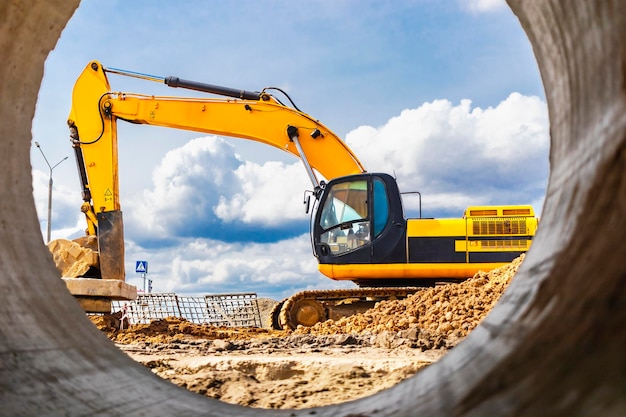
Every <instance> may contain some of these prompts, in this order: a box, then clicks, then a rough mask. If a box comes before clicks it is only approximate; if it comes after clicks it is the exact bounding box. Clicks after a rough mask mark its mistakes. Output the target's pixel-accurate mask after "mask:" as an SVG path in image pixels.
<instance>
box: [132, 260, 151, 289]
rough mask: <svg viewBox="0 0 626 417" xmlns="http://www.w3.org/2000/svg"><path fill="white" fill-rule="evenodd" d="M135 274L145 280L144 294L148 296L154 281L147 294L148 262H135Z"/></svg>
mask: <svg viewBox="0 0 626 417" xmlns="http://www.w3.org/2000/svg"><path fill="white" fill-rule="evenodd" d="M135 272H136V273H138V274H141V278H143V292H144V294H147V293H149V292H151V291H152V280H150V287H149V288H148V289H147V292H146V275H148V261H137V262H135Z"/></svg>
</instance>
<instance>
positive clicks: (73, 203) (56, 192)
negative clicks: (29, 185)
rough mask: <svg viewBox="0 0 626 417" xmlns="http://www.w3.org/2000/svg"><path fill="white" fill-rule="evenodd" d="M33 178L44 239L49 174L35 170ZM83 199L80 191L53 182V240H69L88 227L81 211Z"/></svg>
mask: <svg viewBox="0 0 626 417" xmlns="http://www.w3.org/2000/svg"><path fill="white" fill-rule="evenodd" d="M32 176H33V198H34V199H35V208H36V210H37V217H38V219H39V224H40V225H41V230H42V235H43V237H44V239H45V238H46V234H47V227H48V226H47V223H48V189H49V180H50V177H49V174H48V173H45V172H42V171H39V170H37V169H34V170H33V171H32ZM81 203H82V199H81V197H80V192H79V190H77V189H75V188H68V187H66V186H63V185H62V184H61V183H59V182H56V181H55V182H53V188H52V210H51V213H52V220H51V222H50V223H51V225H52V236H51V237H52V239H56V238H60V237H62V238H67V237H68V236H73V235H76V234H78V233H80V232H81V231H84V229H85V227H86V225H85V220H84V215H83V214H82V213H81V211H80V205H81Z"/></svg>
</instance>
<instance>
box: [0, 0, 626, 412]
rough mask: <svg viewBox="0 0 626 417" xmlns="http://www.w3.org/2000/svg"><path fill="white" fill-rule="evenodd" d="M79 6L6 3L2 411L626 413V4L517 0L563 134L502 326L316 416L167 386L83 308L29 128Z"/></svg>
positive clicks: (2, 33) (0, 192)
mask: <svg viewBox="0 0 626 417" xmlns="http://www.w3.org/2000/svg"><path fill="white" fill-rule="evenodd" d="M76 4H77V2H75V1H67V0H45V1H44V0H8V1H3V2H2V3H0V16H1V17H2V18H1V19H0V60H1V62H2V63H3V64H2V65H1V66H0V91H1V92H2V94H1V101H0V120H2V123H1V124H0V154H2V155H4V156H5V158H4V163H3V172H2V175H1V176H0V290H1V291H0V294H1V295H0V297H2V300H1V302H0V403H1V404H2V408H1V409H0V414H2V415H7V416H9V415H10V416H20V415H25V416H27V415H38V416H43V415H67V416H74V415H100V416H118V415H125V416H140V415H146V416H147V415H159V416H166V415H176V416H192V415H204V416H246V415H254V416H270V415H285V416H292V415H293V416H301V415H311V413H315V415H317V416H348V415H351V416H363V417H365V416H414V415H428V416H451V415H455V416H479V415H480V416H482V415H491V416H513V415H515V416H523V415H527V416H537V415H562V416H572V415H577V416H585V415H588V416H598V415H602V416H612V415H613V416H622V415H626V378H625V377H624V375H626V355H624V354H623V347H624V346H625V345H626V308H624V307H625V306H626V291H625V289H624V285H625V282H626V279H625V278H626V262H624V259H626V240H624V238H623V236H624V232H625V231H626V216H624V213H626V175H625V173H626V71H625V68H626V3H625V2H623V1H621V0H613V1H611V0H604V1H594V0H588V1H583V0H581V1H576V2H565V1H560V0H536V1H532V2H531V1H523V0H516V1H514V0H510V4H511V6H512V8H513V10H514V12H515V13H516V15H517V16H518V17H519V20H520V22H521V24H522V26H523V28H524V30H525V31H526V32H527V34H528V36H529V38H530V40H531V43H532V45H533V48H534V51H535V55H536V57H537V61H538V64H539V69H540V71H541V76H542V78H543V81H544V85H545V89H546V95H547V99H548V105H549V110H550V123H551V134H552V139H551V140H552V147H551V152H550V162H551V173H550V180H549V185H548V191H547V196H546V203H545V207H544V210H543V216H542V225H541V227H540V230H539V233H538V235H537V238H536V240H535V242H534V243H533V247H532V249H531V251H530V252H529V253H528V256H527V257H526V260H525V262H524V264H523V266H522V268H520V271H519V272H518V275H517V278H516V279H515V280H514V282H513V283H512V285H511V286H510V287H509V290H508V291H507V293H506V294H505V295H504V296H503V298H502V299H501V301H500V302H499V303H498V305H497V306H496V307H495V308H494V309H493V310H492V312H491V314H490V315H489V316H487V318H486V319H485V320H484V321H483V322H482V324H481V325H480V326H478V327H477V328H476V329H475V330H474V331H473V332H472V333H471V334H470V335H469V336H468V337H467V338H466V339H465V340H464V341H463V342H462V343H461V344H460V345H459V346H457V347H456V348H455V349H453V350H452V351H451V352H450V353H449V354H448V355H446V356H445V357H444V358H443V359H442V360H441V361H439V362H437V363H435V364H434V365H433V366H430V367H428V368H426V369H425V370H424V371H423V372H420V373H418V374H417V375H416V376H415V377H413V378H410V379H408V380H406V381H404V382H402V383H401V384H399V385H397V386H395V387H393V388H391V389H389V390H386V391H383V392H381V393H378V394H376V395H374V396H372V397H367V398H364V399H361V400H358V401H355V402H350V403H345V404H341V405H337V406H329V407H324V408H320V409H316V410H295V411H291V410H271V411H263V410H255V409H247V408H242V407H237V406H231V405H226V404H224V403H220V402H218V401H214V400H213V401H212V400H210V399H206V398H203V397H201V396H199V395H196V394H193V393H190V392H188V391H186V390H184V389H182V388H178V387H174V386H172V385H171V384H169V383H168V382H165V381H163V380H160V379H159V378H157V377H155V376H154V375H152V374H151V372H150V371H149V370H147V369H146V368H145V367H143V366H141V365H139V364H136V363H134V362H133V361H132V360H131V359H129V358H128V357H126V356H124V355H123V354H122V353H121V352H119V351H118V350H117V349H116V348H115V346H114V345H113V344H112V343H110V342H109V341H108V340H107V339H106V337H104V336H103V335H101V334H100V333H99V332H98V331H97V329H96V328H95V327H94V326H92V325H91V323H89V322H88V321H87V319H86V318H85V317H84V314H83V312H82V311H81V310H80V309H79V308H78V306H77V305H76V303H74V302H73V300H72V299H71V297H70V295H69V293H68V292H67V290H66V289H65V285H64V284H63V282H62V281H61V280H60V279H58V278H59V274H58V272H57V271H56V269H55V267H54V264H53V262H52V259H51V256H50V254H49V252H48V251H47V249H46V247H45V246H44V244H43V239H42V237H41V232H40V230H39V226H38V223H37V217H36V213H35V208H34V203H33V198H32V186H31V176H30V164H29V149H30V144H31V134H30V124H31V119H32V117H33V114H34V109H35V103H36V99H37V90H38V87H39V84H40V82H41V77H42V73H43V64H44V60H45V58H46V55H47V53H48V51H49V50H50V49H51V48H52V47H53V46H54V43H55V40H56V39H57V38H58V36H59V33H60V31H61V30H62V28H63V26H64V25H65V23H66V21H67V20H68V19H69V17H70V16H71V14H72V12H73V9H74V8H75V7H76Z"/></svg>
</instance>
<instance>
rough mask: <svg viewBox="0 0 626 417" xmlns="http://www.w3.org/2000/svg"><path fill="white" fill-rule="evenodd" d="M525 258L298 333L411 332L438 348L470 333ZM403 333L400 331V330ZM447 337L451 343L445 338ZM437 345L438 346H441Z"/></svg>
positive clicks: (300, 328)
mask: <svg viewBox="0 0 626 417" xmlns="http://www.w3.org/2000/svg"><path fill="white" fill-rule="evenodd" d="M523 260H524V255H522V256H520V257H519V258H517V259H515V260H514V261H513V262H511V263H510V264H507V265H505V266H503V267H501V268H498V269H494V270H493V271H491V272H489V273H486V272H483V271H479V272H478V273H476V274H475V275H474V276H473V277H472V278H470V279H468V280H467V281H464V282H462V283H460V284H448V285H441V286H436V287H433V288H428V289H425V290H423V291H420V292H417V293H415V294H413V295H411V296H409V297H407V298H405V299H403V300H389V301H381V302H379V303H378V304H376V306H375V307H374V308H372V309H370V310H368V311H366V312H365V313H362V314H357V315H354V316H350V317H344V318H342V319H340V320H337V321H332V320H328V321H325V322H323V323H317V324H316V325H314V326H313V327H302V326H299V327H298V328H297V329H296V330H295V331H294V332H295V333H297V334H311V335H324V334H342V333H344V334H353V333H371V334H382V333H385V332H387V333H398V332H403V333H404V334H406V333H407V331H408V330H414V332H413V333H416V334H417V336H414V337H422V338H424V337H425V336H426V337H429V338H431V339H432V341H433V346H434V347H449V345H451V344H452V345H453V344H455V343H456V342H458V340H460V339H461V338H463V337H465V336H467V334H468V333H469V332H470V331H472V330H473V329H474V328H475V327H476V326H477V325H478V324H479V323H480V321H481V320H482V319H483V318H484V317H485V316H486V315H487V313H488V312H489V311H490V310H491V308H492V307H493V306H494V305H495V304H496V302H497V301H498V299H499V298H500V296H501V295H502V293H503V292H504V290H505V289H506V287H507V286H508V284H509V282H510V281H511V279H512V278H513V276H514V275H515V273H516V272H517V270H518V268H519V266H520V265H521V263H522V261H523ZM401 334H402V333H401ZM443 341H447V343H443ZM438 345H439V346H438Z"/></svg>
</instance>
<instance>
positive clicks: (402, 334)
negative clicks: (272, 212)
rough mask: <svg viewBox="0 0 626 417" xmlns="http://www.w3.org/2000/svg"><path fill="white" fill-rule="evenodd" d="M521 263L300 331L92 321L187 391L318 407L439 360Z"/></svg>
mask: <svg viewBox="0 0 626 417" xmlns="http://www.w3.org/2000/svg"><path fill="white" fill-rule="evenodd" d="M523 258H524V256H523V255H522V256H521V257H520V258H518V259H516V260H515V261H513V262H512V263H511V264H508V265H506V266H504V267H502V268H498V269H496V270H493V271H491V272H489V273H485V272H479V273H477V274H476V275H474V277H472V278H470V279H468V280H466V281H464V282H462V283H460V284H448V285H442V286H437V287H433V288H428V289H424V290H422V291H420V292H418V293H415V294H413V295H412V296H410V297H407V298H406V299H403V300H392V301H382V302H379V303H378V304H377V305H376V306H375V307H374V308H372V309H370V310H368V311H366V312H365V313H362V314H358V315H354V316H351V317H346V318H342V319H340V320H337V321H332V320H328V321H326V322H324V323H318V324H316V325H315V326H313V327H310V328H306V327H298V329H296V330H295V331H274V330H269V329H261V328H228V327H215V326H209V325H199V324H193V323H190V322H188V321H186V320H184V319H179V318H174V317H170V318H167V319H163V320H155V321H153V322H151V323H150V324H136V325H132V326H130V327H127V328H125V329H124V330H121V331H120V330H119V325H120V321H119V319H118V318H116V317H115V316H107V317H102V316H91V318H92V321H94V323H95V324H96V325H97V326H98V328H100V329H101V330H102V331H104V332H106V333H107V335H108V337H109V338H110V339H111V340H112V341H113V342H115V343H116V345H117V346H118V347H119V348H120V349H121V350H123V351H124V352H126V353H127V354H128V355H129V356H130V357H132V358H133V359H134V360H136V361H137V362H139V363H142V364H143V365H145V366H147V367H148V368H150V369H151V370H152V371H153V372H154V373H155V374H157V375H159V376H160V377H162V378H164V379H167V380H169V381H171V382H172V383H174V384H177V385H179V386H182V387H185V388H187V389H189V390H190V391H193V392H197V393H199V394H202V395H206V396H209V397H212V398H217V399H219V400H222V401H225V402H228V403H233V404H240V405H245V406H250V407H258V408H308V407H316V406H322V405H328V404H334V403H339V402H344V401H349V400H353V399H357V398H360V397H364V396H369V395H372V394H374V393H375V392H378V391H380V390H382V389H386V388H389V387H391V386H393V385H395V384H397V383H398V382H400V381H401V380H403V379H405V378H407V377H410V376H412V375H414V374H415V373H417V372H419V370H420V369H422V368H423V367H425V366H427V365H429V364H430V363H432V362H434V361H436V360H438V359H439V358H441V357H442V356H443V355H444V354H445V353H446V352H447V351H448V350H449V349H451V348H453V347H454V346H456V345H457V344H458V343H459V342H460V341H461V340H462V339H463V338H464V337H465V336H466V335H467V334H468V333H469V332H470V331H471V330H472V329H474V328H475V327H476V326H477V325H478V324H479V323H480V321H481V320H482V319H483V318H484V317H485V316H486V315H487V313H488V312H489V311H490V310H491V308H492V307H493V306H494V305H495V303H496V302H497V301H498V299H499V298H500V296H501V294H502V292H503V291H504V290H505V288H506V287H507V286H508V284H509V282H510V280H511V279H512V277H513V276H514V274H515V273H516V272H517V269H518V268H519V266H520V264H521V263H522V261H523ZM272 304H273V303H263V304H261V306H262V308H261V310H262V314H267V312H268V311H269V310H270V309H271V306H272Z"/></svg>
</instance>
